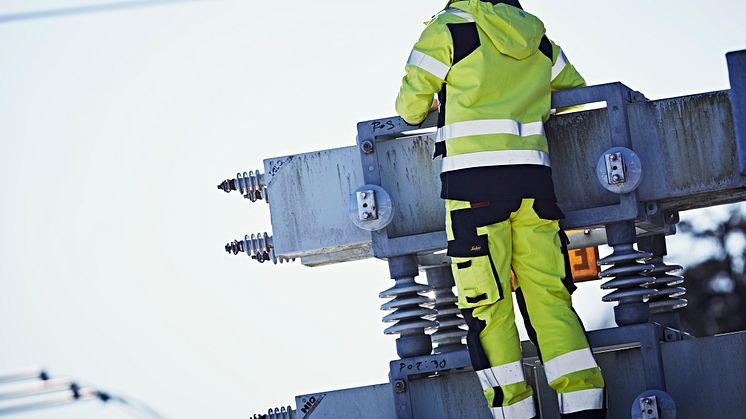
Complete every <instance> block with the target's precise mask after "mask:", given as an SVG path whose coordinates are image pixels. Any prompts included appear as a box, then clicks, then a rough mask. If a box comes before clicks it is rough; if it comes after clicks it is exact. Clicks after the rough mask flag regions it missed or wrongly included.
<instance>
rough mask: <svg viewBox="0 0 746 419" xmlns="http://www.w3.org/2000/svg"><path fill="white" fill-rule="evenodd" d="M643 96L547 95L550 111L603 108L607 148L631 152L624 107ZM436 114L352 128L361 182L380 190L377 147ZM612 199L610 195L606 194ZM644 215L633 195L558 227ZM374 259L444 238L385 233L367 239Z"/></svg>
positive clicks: (594, 91)
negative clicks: (413, 122)
mask: <svg viewBox="0 0 746 419" xmlns="http://www.w3.org/2000/svg"><path fill="white" fill-rule="evenodd" d="M646 100H647V99H646V98H645V96H643V95H642V94H640V93H639V92H636V91H634V90H632V89H630V88H629V87H627V86H625V85H624V84H622V83H609V84H601V85H597V86H589V87H582V88H579V89H572V90H565V91H560V92H555V93H553V94H552V107H553V108H565V107H569V106H575V105H583V104H588V103H597V102H605V103H606V105H607V108H606V109H607V112H608V120H609V138H610V148H611V147H625V148H629V149H631V148H632V140H631V134H630V127H629V116H628V113H627V105H628V104H630V103H633V102H642V101H646ZM436 123H437V114H436V113H434V112H433V113H431V114H429V115H428V116H427V118H425V120H424V121H423V122H422V123H421V124H419V125H409V124H407V123H406V122H405V121H404V120H403V119H402V118H400V117H392V118H383V119H374V120H370V121H364V122H360V123H358V125H357V132H358V135H357V145H358V147H359V150H360V161H361V164H362V170H363V179H364V181H365V183H366V184H368V185H377V186H381V184H382V179H381V166H380V164H379V159H378V154H377V148H378V147H377V145H378V143H380V142H382V141H388V140H392V139H396V138H399V137H402V136H403V134H404V133H406V132H412V131H417V130H422V129H427V128H433V127H435V126H436ZM609 193H611V192H609ZM641 215H642V216H644V215H645V211H644V210H643V209H642V208H641V204H640V202H639V199H638V195H637V192H636V191H632V192H630V193H626V194H620V195H619V204H617V205H610V206H605V207H599V208H590V209H584V210H579V211H570V212H568V213H567V214H566V217H565V219H564V220H563V221H562V226H563V228H572V227H578V226H588V225H603V224H607V223H610V222H618V221H634V220H637V219H638V218H640V217H641ZM372 242H373V255H374V256H375V257H377V258H388V257H392V256H399V255H406V254H415V253H422V252H430V251H435V250H440V249H444V248H445V247H446V236H445V232H443V231H439V232H434V233H424V234H415V235H411V236H405V237H395V238H394V237H389V235H388V232H387V230H386V229H382V230H380V231H375V232H373V233H372Z"/></svg>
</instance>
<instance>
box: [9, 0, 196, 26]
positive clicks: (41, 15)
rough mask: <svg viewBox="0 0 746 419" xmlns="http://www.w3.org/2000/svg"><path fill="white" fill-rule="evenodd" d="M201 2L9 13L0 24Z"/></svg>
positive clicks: (142, 0)
mask: <svg viewBox="0 0 746 419" xmlns="http://www.w3.org/2000/svg"><path fill="white" fill-rule="evenodd" d="M195 1H203V0H132V1H121V2H115V3H104V4H94V5H88V6H77V7H67V8H61V9H49V10H37V11H32V12H21V13H10V14H5V15H0V24H2V23H11V22H18V21H24V20H36V19H49V18H55V17H65V16H73V15H82V14H91V13H103V12H114V11H119V10H127V9H135V8H143V7H153V6H164V5H168V4H175V3H187V2H195Z"/></svg>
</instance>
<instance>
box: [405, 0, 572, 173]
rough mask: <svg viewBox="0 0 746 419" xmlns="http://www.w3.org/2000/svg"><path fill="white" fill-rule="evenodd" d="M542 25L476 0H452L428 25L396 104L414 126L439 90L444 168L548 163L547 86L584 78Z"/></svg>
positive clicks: (509, 8)
mask: <svg viewBox="0 0 746 419" xmlns="http://www.w3.org/2000/svg"><path fill="white" fill-rule="evenodd" d="M544 32H545V30H544V24H543V23H542V22H541V20H539V19H538V18H537V17H535V16H533V15H531V14H529V13H527V12H525V11H523V10H521V9H518V8H516V7H512V6H509V5H507V4H497V5H493V4H491V3H488V2H480V1H475V0H472V1H460V2H456V3H453V4H451V8H449V9H446V10H444V11H443V12H441V13H440V14H439V15H437V16H436V17H435V18H434V19H433V20H432V21H431V22H430V23H429V24H428V26H427V28H426V29H425V30H424V32H423V33H422V36H421V37H420V39H419V41H418V42H417V43H416V44H415V46H414V48H413V50H412V53H411V54H410V57H409V60H408V61H407V65H406V76H405V77H404V79H403V80H402V86H401V89H400V91H399V96H398V97H397V100H396V109H397V112H398V113H399V114H400V115H401V116H402V117H403V118H404V120H406V121H407V122H408V123H410V124H412V125H417V124H419V123H420V122H421V121H422V120H423V119H424V118H425V117H426V116H427V113H428V110H429V108H430V106H431V103H432V99H433V95H434V94H435V93H438V94H439V98H440V115H439V123H438V133H437V140H438V145H437V146H436V155H440V156H442V157H443V168H442V171H443V172H444V173H447V172H454V171H459V170H464V169H474V168H478V167H493V166H506V165H541V166H549V155H548V152H549V149H548V146H547V140H546V137H545V135H544V127H543V123H544V122H546V120H547V119H548V118H549V114H550V105H551V97H550V93H551V91H553V90H560V89H567V88H573V87H580V86H584V85H585V81H584V80H583V78H582V77H581V76H580V74H578V72H577V71H576V70H575V68H574V67H573V66H572V65H571V64H570V63H569V61H568V59H567V57H566V56H565V54H564V53H563V52H562V49H561V48H560V47H559V46H557V45H556V44H554V43H553V42H552V41H550V40H549V39H548V38H547V37H546V36H545V35H544ZM550 57H551V58H550Z"/></svg>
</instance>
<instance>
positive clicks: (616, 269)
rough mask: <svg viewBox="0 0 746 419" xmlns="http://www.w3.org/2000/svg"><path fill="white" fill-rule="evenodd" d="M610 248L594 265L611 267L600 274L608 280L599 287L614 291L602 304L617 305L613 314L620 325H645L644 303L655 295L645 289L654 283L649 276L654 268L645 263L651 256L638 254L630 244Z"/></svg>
mask: <svg viewBox="0 0 746 419" xmlns="http://www.w3.org/2000/svg"><path fill="white" fill-rule="evenodd" d="M613 249H614V251H613V253H612V254H611V255H609V256H607V257H605V258H603V259H601V260H600V261H599V262H598V263H599V265H602V266H605V265H611V267H609V268H607V269H606V270H604V271H603V272H601V278H610V279H611V280H610V281H608V282H606V283H604V284H602V285H601V288H602V289H606V290H610V289H613V290H615V291H613V292H611V293H609V294H607V295H605V296H604V297H603V301H606V302H618V303H619V305H618V306H616V307H614V312H615V315H616V316H615V317H616V321H617V324H619V325H620V326H622V325H627V324H637V323H644V322H647V321H648V320H649V318H650V310H649V307H648V303H647V302H648V300H649V299H650V298H651V297H652V296H654V295H657V293H658V291H657V290H656V289H654V288H648V287H650V286H651V285H652V284H653V283H655V278H653V277H651V276H649V273H650V272H651V271H652V270H653V269H654V268H655V267H654V266H653V265H652V264H650V263H648V262H646V261H647V260H649V259H650V258H652V257H653V254H652V253H650V252H642V251H638V250H636V249H635V248H634V246H633V245H632V244H631V243H628V244H618V245H614V246H613Z"/></svg>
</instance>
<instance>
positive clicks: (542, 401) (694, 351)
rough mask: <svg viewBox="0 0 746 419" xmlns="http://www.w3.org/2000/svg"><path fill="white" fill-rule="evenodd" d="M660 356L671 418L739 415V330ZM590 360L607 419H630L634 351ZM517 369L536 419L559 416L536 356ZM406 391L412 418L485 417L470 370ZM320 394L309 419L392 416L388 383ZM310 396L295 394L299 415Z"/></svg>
mask: <svg viewBox="0 0 746 419" xmlns="http://www.w3.org/2000/svg"><path fill="white" fill-rule="evenodd" d="M662 352H663V362H664V364H665V374H666V385H667V392H668V393H669V394H670V395H671V396H672V397H673V399H674V400H675V401H676V404H677V406H676V410H677V414H678V416H677V417H678V419H702V418H740V417H743V412H745V411H746V398H744V397H743V395H744V394H746V376H744V375H743V371H744V370H746V332H741V333H732V334H727V335H720V336H712V337H707V338H698V339H687V340H681V341H676V342H667V343H663V344H662ZM596 359H597V361H598V364H599V366H600V367H601V369H602V370H603V372H604V377H605V380H606V384H607V391H608V399H609V411H608V415H607V419H629V417H630V408H631V406H632V404H633V403H634V402H636V400H637V398H638V396H639V395H640V394H641V393H643V392H644V391H646V390H647V389H648V386H647V384H646V382H645V378H644V377H645V371H644V368H643V362H642V356H641V351H640V348H639V347H634V346H628V347H621V348H609V349H602V350H601V351H600V352H599V351H597V352H596ZM524 368H525V369H526V373H527V374H526V376H527V378H528V380H529V381H530V382H531V384H532V387H534V388H535V389H537V391H536V398H537V407H538V410H539V411H540V412H541V416H540V417H541V418H542V419H559V414H558V413H557V412H558V410H559V408H558V404H557V396H556V394H555V393H554V392H553V391H552V390H551V389H550V388H549V387H548V385H547V382H546V378H545V376H544V373H543V371H542V369H541V363H539V362H538V360H537V359H536V358H535V357H533V358H532V357H530V358H525V359H524ZM408 391H409V392H410V396H411V400H412V410H413V412H414V418H417V419H453V418H469V419H472V418H474V419H488V418H490V417H491V416H490V414H489V411H488V409H487V408H486V406H485V402H484V398H483V397H482V394H481V392H482V391H481V387H480V385H479V380H478V379H477V377H476V374H474V372H473V371H471V370H462V371H454V372H451V373H447V374H442V375H438V376H435V377H430V378H422V379H413V380H410V381H409V383H408ZM319 394H324V395H325V397H324V399H323V401H322V402H321V403H319V404H318V407H317V408H316V409H315V410H314V411H313V415H310V416H309V417H310V418H312V419H337V418H361V419H362V418H366V419H367V418H371V419H394V418H395V417H396V416H395V413H394V402H393V394H392V391H391V385H389V384H382V385H377V386H370V387H362V388H354V389H349V390H340V391H335V392H329V393H319ZM309 396H310V395H304V396H298V397H296V403H297V408H298V411H299V412H300V410H301V408H302V407H303V403H305V402H303V400H306V401H307V400H308V398H309ZM316 396H318V394H317V395H316ZM302 402H303V403H302ZM300 417H304V416H303V415H302V414H301V415H300ZM664 417H665V416H664Z"/></svg>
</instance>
